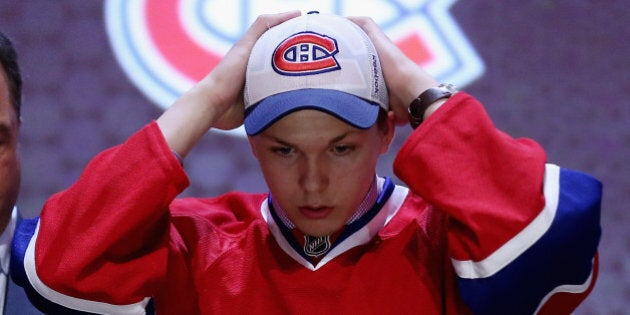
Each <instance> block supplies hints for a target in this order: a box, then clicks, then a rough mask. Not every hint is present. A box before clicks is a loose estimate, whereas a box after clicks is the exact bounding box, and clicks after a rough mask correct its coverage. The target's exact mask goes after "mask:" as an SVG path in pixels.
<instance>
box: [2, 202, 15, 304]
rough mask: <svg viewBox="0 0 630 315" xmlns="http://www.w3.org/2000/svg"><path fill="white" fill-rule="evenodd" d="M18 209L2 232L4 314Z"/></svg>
mask: <svg viewBox="0 0 630 315" xmlns="http://www.w3.org/2000/svg"><path fill="white" fill-rule="evenodd" d="M17 219H18V210H17V207H13V212H12V213H11V220H10V221H9V223H8V224H7V227H6V228H5V229H4V232H2V234H0V314H4V299H5V298H6V291H7V281H8V280H9V264H10V262H11V241H13V233H14V232H15V226H16V225H17Z"/></svg>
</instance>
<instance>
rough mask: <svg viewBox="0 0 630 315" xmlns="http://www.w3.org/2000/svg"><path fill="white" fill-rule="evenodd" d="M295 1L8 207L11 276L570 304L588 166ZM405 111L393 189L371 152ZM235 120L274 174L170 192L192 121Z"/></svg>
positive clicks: (190, 142)
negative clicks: (120, 137)
mask: <svg viewBox="0 0 630 315" xmlns="http://www.w3.org/2000/svg"><path fill="white" fill-rule="evenodd" d="M298 15H299V13H297V12H289V13H284V14H277V15H268V16H261V17H260V18H258V19H257V20H256V21H255V22H254V24H253V25H252V26H251V28H250V29H249V30H248V32H247V33H246V34H245V36H244V37H243V38H242V40H240V41H239V42H238V43H237V44H236V45H235V46H234V47H233V48H232V49H231V50H230V52H228V54H227V55H226V56H225V57H224V58H223V60H222V61H221V63H220V64H219V65H218V66H217V67H216V68H215V69H214V70H213V71H212V72H211V73H210V74H209V75H208V76H207V77H206V78H204V79H203V80H202V81H201V82H199V84H197V85H196V86H195V87H194V88H193V89H192V90H191V91H189V92H188V93H186V94H185V95H183V96H182V97H181V98H180V99H179V100H178V101H177V102H176V103H175V104H174V105H173V106H172V107H171V108H169V109H168V110H167V111H166V112H165V113H164V114H163V115H162V116H161V117H160V118H159V119H158V120H157V121H156V122H153V123H150V124H149V125H147V126H146V127H145V128H143V129H142V130H140V131H139V132H138V133H136V134H135V135H133V136H132V137H130V139H129V140H128V141H126V142H125V143H124V144H122V145H120V146H117V147H115V148H112V149H109V150H107V151H105V152H103V153H101V154H100V155H98V156H97V157H96V158H95V159H94V160H93V161H92V162H91V163H90V164H89V165H88V167H87V168H86V170H85V171H84V173H83V175H82V176H81V178H80V179H79V180H78V181H77V183H75V184H74V185H73V186H72V187H70V188H69V189H68V190H66V191H64V192H61V193H59V194H57V195H55V196H53V197H52V198H51V199H50V200H49V201H48V202H47V203H46V205H45V207H44V209H43V212H42V215H41V218H40V219H39V221H30V222H27V223H25V224H23V225H21V226H20V230H21V231H24V232H25V237H24V238H23V239H20V240H18V241H16V247H18V248H20V249H19V250H18V251H19V252H20V253H23V255H24V268H25V275H26V276H27V277H28V280H29V281H28V283H27V284H29V285H30V286H31V287H29V288H27V290H32V291H31V292H37V293H39V294H40V295H42V296H43V297H44V298H46V299H47V300H49V301H51V302H53V303H56V304H58V305H62V306H63V307H66V308H68V309H74V310H79V311H86V312H94V313H108V314H141V313H143V312H144V310H145V307H146V306H147V303H148V302H149V300H150V299H153V301H154V303H155V308H156V310H157V313H159V314H214V313H229V314H234V313H248V314H267V313H290V314H332V313H335V314H336V313H341V314H345V313H353V314H354V313H363V314H392V313H400V314H410V313H422V314H465V313H470V312H475V313H480V314H531V313H548V314H562V313H569V312H571V311H572V310H573V309H574V308H575V307H576V306H577V305H578V304H579V303H580V302H581V301H582V300H583V299H584V298H585V296H586V295H587V294H588V292H589V291H590V289H591V288H592V287H593V285H594V283H595V280H594V279H595V274H596V259H595V257H596V249H597V244H598V241H599V235H600V228H599V205H600V196H601V186H600V184H599V182H597V181H596V180H594V179H593V178H591V177H589V176H587V175H584V174H581V173H577V172H574V171H569V170H565V169H560V168H559V167H557V166H554V165H547V164H546V161H545V154H544V151H543V150H542V148H540V146H538V145H537V144H536V143H535V142H533V141H531V140H528V139H512V138H510V137H508V136H507V135H505V134H504V133H502V132H500V131H498V130H496V129H495V128H494V126H493V124H492V123H491V121H490V120H489V118H488V116H487V114H486V113H485V112H484V110H483V107H482V106H481V104H479V103H478V102H477V101H476V100H475V99H474V98H472V97H471V96H469V95H467V94H466V93H464V92H457V91H455V90H454V89H453V87H452V86H449V85H439V84H438V83H437V82H435V80H434V79H432V78H431V77H430V76H428V75H427V74H426V73H425V72H423V71H422V69H420V68H419V67H418V66H416V65H415V64H414V63H413V62H412V61H410V60H409V59H407V58H406V57H404V55H403V54H402V52H400V50H398V49H397V48H396V47H395V46H394V45H393V44H392V43H391V42H390V41H389V40H388V39H387V38H386V36H385V35H384V34H383V33H382V32H381V31H380V29H379V28H378V27H377V26H376V25H375V24H374V22H373V21H372V20H371V19H368V18H353V19H352V22H351V21H350V20H348V19H345V18H341V17H337V16H331V15H325V14H317V13H313V14H307V15H304V16H301V17H297V16H298ZM377 52H378V53H377ZM241 97H242V99H241ZM241 100H242V101H241ZM243 103H244V105H243ZM408 121H411V123H412V126H413V127H415V128H416V130H415V131H414V132H413V133H412V134H411V135H410V137H409V139H407V141H406V143H405V144H404V146H403V147H402V148H401V150H400V152H399V153H398V156H397V158H396V161H395V163H394V170H395V172H396V174H397V175H398V176H399V177H400V179H401V180H403V181H404V182H405V183H406V184H407V185H408V187H409V188H406V187H402V186H397V185H394V184H393V183H392V181H391V180H389V179H387V178H381V177H379V176H377V174H376V173H375V166H376V161H377V159H378V157H379V156H380V155H381V154H382V153H384V152H386V151H387V150H388V148H389V145H390V143H391V140H392V138H393V136H394V129H395V125H396V123H398V124H403V123H407V122H408ZM243 123H244V125H245V130H246V131H247V133H248V135H249V141H250V144H251V147H252V152H253V154H254V155H255V157H256V158H257V160H258V161H259V163H260V166H261V169H262V172H263V174H264V177H265V180H266V182H267V184H268V187H269V190H270V193H268V194H244V193H238V192H233V193H228V194H225V195H223V196H219V197H215V198H207V199H200V198H189V199H175V197H176V196H177V195H178V194H179V193H181V192H182V191H183V190H184V189H185V187H186V186H187V185H188V180H187V178H186V175H185V173H184V171H183V169H182V166H181V159H182V158H183V157H185V156H186V155H187V153H188V152H189V151H190V150H191V148H192V147H193V146H194V145H195V143H197V141H198V140H199V138H200V137H201V136H202V135H203V134H205V133H206V132H207V131H208V130H209V129H211V128H223V129H227V128H234V127H237V126H239V125H241V124H243ZM27 232H30V234H32V235H33V236H32V237H31V236H30V234H29V233H27ZM18 251H16V253H17V252H18Z"/></svg>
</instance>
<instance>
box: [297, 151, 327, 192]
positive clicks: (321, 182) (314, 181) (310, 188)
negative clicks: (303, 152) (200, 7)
mask: <svg viewBox="0 0 630 315" xmlns="http://www.w3.org/2000/svg"><path fill="white" fill-rule="evenodd" d="M328 183H329V178H328V174H327V167H326V165H325V163H324V162H323V161H321V160H319V159H317V158H308V159H304V161H303V165H302V167H301V172H300V186H301V188H302V190H304V191H305V192H311V193H313V192H322V191H324V190H325V189H326V188H327V187H328Z"/></svg>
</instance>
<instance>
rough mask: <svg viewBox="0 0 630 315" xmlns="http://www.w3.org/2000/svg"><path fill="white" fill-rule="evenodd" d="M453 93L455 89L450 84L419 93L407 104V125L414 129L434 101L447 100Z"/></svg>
mask: <svg viewBox="0 0 630 315" xmlns="http://www.w3.org/2000/svg"><path fill="white" fill-rule="evenodd" d="M454 92H455V87H454V86H453V85H451V84H440V85H439V86H438V87H433V88H429V89H427V90H426V91H424V92H422V93H420V95H419V96H418V97H416V98H415V99H414V100H413V101H411V104H409V123H410V124H411V127H412V128H413V129H416V128H417V127H418V126H420V124H421V123H422V121H423V120H424V113H425V112H426V111H427V108H429V106H431V104H433V103H435V102H436V101H438V100H440V99H443V98H449V97H451V95H453V93H454Z"/></svg>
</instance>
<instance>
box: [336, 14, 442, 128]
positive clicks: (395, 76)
mask: <svg viewBox="0 0 630 315" xmlns="http://www.w3.org/2000/svg"><path fill="white" fill-rule="evenodd" d="M348 19H350V20H351V21H352V22H354V23H355V24H357V25H358V26H359V27H361V29H363V31H365V33H366V34H367V35H368V36H369V37H370V39H371V40H372V43H373V44H374V47H375V48H376V51H377V53H378V58H379V60H380V62H381V68H382V69H383V77H384V78H385V85H386V86H387V91H388V93H389V106H390V110H391V111H393V112H394V116H395V117H396V122H397V123H398V124H399V125H406V124H408V123H409V119H408V115H409V114H408V108H409V104H411V101H412V100H413V99H415V98H416V97H418V95H420V93H422V91H424V90H426V89H428V88H431V87H435V86H437V85H438V82H437V81H435V79H434V78H433V77H431V76H430V75H429V74H428V73H427V72H426V71H424V69H422V67H420V66H419V65H418V64H416V63H415V62H414V61H412V60H411V59H409V58H408V57H407V56H406V55H405V54H404V53H403V52H402V51H401V50H400V49H399V48H398V47H397V46H396V45H395V44H394V42H392V41H391V40H390V39H389V37H387V35H386V34H385V33H384V32H383V31H382V30H381V28H380V27H379V26H378V25H377V24H376V22H374V20H373V19H372V18H369V17H365V16H354V17H348Z"/></svg>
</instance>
